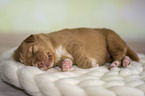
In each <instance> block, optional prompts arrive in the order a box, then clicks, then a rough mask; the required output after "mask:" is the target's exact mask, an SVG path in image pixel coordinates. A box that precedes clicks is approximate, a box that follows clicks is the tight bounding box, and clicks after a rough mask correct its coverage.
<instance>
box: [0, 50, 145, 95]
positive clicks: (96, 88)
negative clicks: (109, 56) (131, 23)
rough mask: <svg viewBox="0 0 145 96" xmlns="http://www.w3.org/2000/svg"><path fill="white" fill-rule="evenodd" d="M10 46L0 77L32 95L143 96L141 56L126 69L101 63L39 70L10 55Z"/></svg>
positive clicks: (0, 63)
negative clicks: (83, 66) (68, 68)
mask: <svg viewBox="0 0 145 96" xmlns="http://www.w3.org/2000/svg"><path fill="white" fill-rule="evenodd" d="M13 52H14V49H12V50H10V51H7V52H5V53H4V54H2V55H1V57H0V71H1V76H2V79H3V80H4V81H6V82H8V83H10V84H12V85H14V86H16V87H18V88H20V89H23V90H25V91H26V92H27V93H28V94H30V95H32V96H145V83H144V82H145V55H143V54H138V55H139V57H140V59H141V60H140V62H139V63H138V62H134V61H132V62H131V65H130V66H128V67H127V68H117V67H116V68H112V69H110V70H109V69H108V65H109V63H108V64H107V63H106V65H105V66H100V67H94V68H90V69H81V68H78V67H77V66H73V68H72V70H71V71H70V72H62V71H61V69H60V68H59V67H55V68H52V69H49V70H47V71H42V70H40V69H38V68H36V67H31V66H25V65H23V64H21V63H18V62H15V61H14V60H13V58H12V55H13Z"/></svg>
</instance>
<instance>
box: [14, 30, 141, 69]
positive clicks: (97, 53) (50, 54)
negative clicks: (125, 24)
mask: <svg viewBox="0 0 145 96" xmlns="http://www.w3.org/2000/svg"><path fill="white" fill-rule="evenodd" d="M108 54H109V55H108ZM130 58H131V59H132V60H135V61H139V58H138V56H137V55H136V53H135V52H133V51H132V50H131V49H130V48H129V47H128V46H127V44H126V43H125V42H124V41H123V40H122V39H121V38H120V37H119V36H118V35H117V34H116V33H115V32H114V31H112V30H110V29H105V28H103V29H93V28H92V29H91V28H76V29H64V30H60V31H57V32H53V33H49V34H35V35H31V36H29V37H28V38H26V39H25V40H24V41H23V42H22V43H21V45H20V46H19V47H18V48H17V49H16V50H15V52H14V59H15V60H16V61H18V62H21V63H23V64H25V65H29V66H36V67H38V68H40V69H42V70H47V69H49V68H52V67H54V66H59V67H61V68H62V71H65V72H66V71H69V70H70V69H71V67H72V65H73V64H76V65H77V66H78V67H80V68H91V67H94V66H101V65H104V64H105V62H107V61H108V60H109V61H110V62H111V63H112V64H111V65H110V67H111V68H112V67H119V66H123V67H127V66H128V65H129V63H130ZM121 64H122V65H121Z"/></svg>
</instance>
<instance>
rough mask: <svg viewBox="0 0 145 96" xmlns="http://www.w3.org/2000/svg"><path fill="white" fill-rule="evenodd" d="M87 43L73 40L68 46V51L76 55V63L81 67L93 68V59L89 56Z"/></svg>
mask: <svg viewBox="0 0 145 96" xmlns="http://www.w3.org/2000/svg"><path fill="white" fill-rule="evenodd" d="M85 47H86V46H85V44H83V42H80V41H75V40H74V41H73V43H71V44H69V45H68V46H67V51H68V52H69V53H70V54H71V55H72V56H73V57H74V63H75V64H76V65H77V66H78V67H80V68H84V69H86V68H91V67H92V61H91V60H90V58H89V57H88V55H87V53H86V50H85Z"/></svg>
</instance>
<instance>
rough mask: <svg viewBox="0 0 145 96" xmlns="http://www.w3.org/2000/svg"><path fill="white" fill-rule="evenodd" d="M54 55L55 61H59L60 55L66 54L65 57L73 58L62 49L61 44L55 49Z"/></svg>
mask: <svg viewBox="0 0 145 96" xmlns="http://www.w3.org/2000/svg"><path fill="white" fill-rule="evenodd" d="M56 56H57V61H59V60H60V59H61V57H62V56H66V57H69V58H71V59H73V57H72V55H71V54H69V53H68V52H67V51H66V49H64V48H63V47H62V46H59V47H58V48H57V49H56Z"/></svg>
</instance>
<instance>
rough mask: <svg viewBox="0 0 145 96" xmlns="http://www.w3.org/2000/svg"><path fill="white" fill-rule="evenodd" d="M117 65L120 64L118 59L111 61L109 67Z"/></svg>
mask: <svg viewBox="0 0 145 96" xmlns="http://www.w3.org/2000/svg"><path fill="white" fill-rule="evenodd" d="M119 65H120V62H119V61H113V62H112V64H111V65H110V68H113V67H118V66H119Z"/></svg>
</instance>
